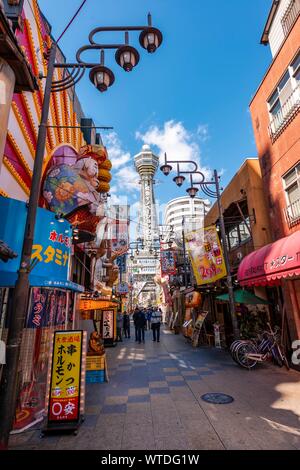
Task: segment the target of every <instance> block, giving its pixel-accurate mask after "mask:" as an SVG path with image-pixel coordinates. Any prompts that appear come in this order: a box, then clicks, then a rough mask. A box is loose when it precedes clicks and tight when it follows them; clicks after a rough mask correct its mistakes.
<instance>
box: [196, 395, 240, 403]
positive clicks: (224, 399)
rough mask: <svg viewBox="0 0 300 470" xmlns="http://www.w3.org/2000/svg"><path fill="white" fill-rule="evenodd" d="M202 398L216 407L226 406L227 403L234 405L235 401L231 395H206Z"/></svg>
mask: <svg viewBox="0 0 300 470" xmlns="http://www.w3.org/2000/svg"><path fill="white" fill-rule="evenodd" d="M201 398H202V400H204V401H207V402H208V403H214V404H215V405H226V404H227V403H232V402H233V400H234V399H233V398H232V397H231V396H230V395H225V393H206V394H205V395H202V397H201Z"/></svg>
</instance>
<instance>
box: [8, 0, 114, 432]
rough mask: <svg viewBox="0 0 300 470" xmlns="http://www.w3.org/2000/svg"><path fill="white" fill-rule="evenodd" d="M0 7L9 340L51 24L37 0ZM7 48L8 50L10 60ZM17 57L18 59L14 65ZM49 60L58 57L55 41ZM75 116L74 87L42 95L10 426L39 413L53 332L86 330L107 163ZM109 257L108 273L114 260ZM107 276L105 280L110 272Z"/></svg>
mask: <svg viewBox="0 0 300 470" xmlns="http://www.w3.org/2000/svg"><path fill="white" fill-rule="evenodd" d="M4 6H5V10H2V9H1V8H0V28H1V29H2V32H3V31H4V32H5V34H4V36H5V39H6V41H7V47H10V48H11V49H10V51H9V50H8V51H6V49H5V47H4V44H3V41H2V34H1V41H0V98H1V100H2V101H5V103H4V104H5V106H4V107H3V110H4V113H3V114H2V104H3V103H2V102H1V114H0V120H1V122H0V124H1V126H0V150H1V151H2V148H3V162H2V166H1V169H0V212H1V221H2V223H1V227H0V229H1V230H0V231H1V237H0V238H1V240H4V241H5V242H7V244H8V245H9V246H10V247H11V248H12V250H13V251H14V253H15V254H16V256H15V257H13V259H9V260H7V262H6V263H3V262H1V264H0V339H1V341H4V342H5V343H6V342H9V341H10V340H9V337H10V336H9V335H10V330H9V324H10V318H11V315H14V313H15V312H13V307H12V298H13V292H14V287H15V282H16V279H17V272H18V270H19V267H20V258H21V251H22V242H23V237H24V227H25V220H26V214H27V205H26V203H27V201H28V198H29V194H30V188H31V181H32V173H33V166H34V158H35V152H36V146H37V137H38V130H39V123H40V120H41V112H42V105H43V98H44V86H45V80H44V79H40V78H39V76H40V72H42V74H43V76H46V75H47V65H48V64H47V57H48V51H49V47H50V46H51V43H52V40H53V38H52V36H51V25H50V24H49V23H48V21H47V20H46V19H45V17H44V15H43V14H42V12H41V11H40V8H39V5H38V2H37V1H36V0H27V1H26V2H24V1H23V0H20V1H10V0H7V1H4ZM3 11H5V12H6V14H7V18H8V19H9V20H10V22H9V23H8V22H7V20H6V19H5V18H4V16H3ZM5 21H6V22H5ZM3 28H6V29H3ZM9 54H10V55H9ZM13 54H15V57H13V58H11V55H13ZM17 59H18V60H19V61H20V62H21V64H17V63H16V61H17ZM56 60H57V62H58V63H61V62H64V61H65V58H64V55H63V53H62V51H61V50H59V49H58V50H57V57H56ZM10 61H11V65H10ZM12 64H13V65H14V66H13V65H12ZM1 74H2V75H1ZM62 74H63V72H61V70H60V69H58V68H56V70H55V74H54V78H53V80H61V79H62V77H63V75H62ZM36 83H38V88H37V87H36ZM6 85H7V93H6V94H4V93H2V92H3V88H4V87H6ZM36 88H37V89H36ZM10 101H11V103H10ZM84 119H85V116H84V113H83V111H82V108H81V105H80V103H79V100H78V98H77V96H76V93H75V90H74V88H69V89H68V90H64V91H61V92H55V93H52V94H51V101H50V110H49V119H48V124H49V127H48V128H47V139H46V145H45V154H44V162H43V173H42V181H41V193H40V200H39V206H40V207H39V208H38V211H37V219H36V227H35V236H34V240H33V249H32V265H31V268H32V269H31V270H30V274H29V282H30V292H29V296H28V297H29V300H28V304H27V305H26V309H27V317H26V320H25V325H24V330H23V334H22V344H21V355H20V374H19V391H18V404H17V410H16V415H15V422H14V429H15V431H20V430H22V429H24V428H25V429H27V428H28V427H30V426H32V425H33V424H35V423H36V422H37V421H41V420H42V419H43V417H44V416H45V400H46V393H47V390H46V386H47V368H48V363H49V361H50V350H51V347H50V346H51V337H52V333H53V331H55V330H66V329H76V328H80V329H87V328H86V327H82V323H81V320H82V318H81V315H80V312H79V299H80V296H81V295H82V293H83V292H84V291H88V292H91V287H92V284H93V282H92V277H93V274H94V273H93V272H92V269H91V267H92V266H91V265H92V263H91V256H92V255H91V251H90V250H88V249H87V248H88V247H89V243H90V242H91V240H93V239H94V238H95V236H96V235H97V237H96V243H95V244H94V246H93V247H92V248H93V249H92V252H94V256H95V257H96V258H100V257H101V256H105V255H106V254H107V248H108V247H107V244H106V241H105V242H104V245H103V243H102V241H103V240H102V239H103V238H104V233H105V232H106V231H107V225H108V222H107V217H106V214H105V204H104V200H105V198H103V197H102V196H105V195H106V194H107V193H108V192H109V188H110V186H109V182H110V179H111V175H110V169H111V163H110V161H109V160H108V155H107V152H106V149H105V148H104V147H103V145H101V142H100V141H99V139H98V143H99V144H100V145H96V143H97V136H92V135H88V134H87V133H86V134H84V132H82V129H81V126H82V125H85V126H86V125H87V124H89V121H86V120H84ZM90 123H91V125H92V122H91V121H90ZM68 126H70V127H68ZM90 134H92V133H90ZM3 144H4V145H3ZM0 157H2V154H1V155H0ZM108 261H110V260H108ZM108 264H109V267H108V268H107V271H108V272H112V270H113V263H111V262H110V263H108ZM116 269H117V267H116ZM90 272H91V276H90ZM107 277H108V282H109V281H110V276H109V275H108V276H107ZM110 290H111V289H110ZM99 291H100V289H99ZM100 292H101V291H100ZM92 294H93V292H92ZM100 308H101V307H100V306H99V309H100ZM90 320H91V325H92V328H93V322H92V318H90ZM4 367H6V366H4ZM3 370H5V369H4V368H3V369H1V371H0V373H2V371H3ZM5 373H6V370H5ZM5 373H4V375H5ZM4 375H3V376H4ZM3 376H2V377H3ZM0 379H1V377H0ZM2 383H3V382H2ZM2 383H1V390H2Z"/></svg>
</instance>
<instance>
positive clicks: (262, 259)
mask: <svg viewBox="0 0 300 470" xmlns="http://www.w3.org/2000/svg"><path fill="white" fill-rule="evenodd" d="M295 276H300V231H298V232H295V233H293V234H292V235H289V236H288V237H285V238H281V239H280V240H277V241H276V242H274V243H270V244H269V245H266V246H264V247H263V248H260V249H259V250H256V251H253V253H250V255H248V256H246V257H245V258H244V259H243V261H242V262H241V264H240V266H239V270H238V281H239V283H240V284H241V285H242V286H266V285H275V284H279V283H280V279H282V278H284V279H286V278H290V277H295Z"/></svg>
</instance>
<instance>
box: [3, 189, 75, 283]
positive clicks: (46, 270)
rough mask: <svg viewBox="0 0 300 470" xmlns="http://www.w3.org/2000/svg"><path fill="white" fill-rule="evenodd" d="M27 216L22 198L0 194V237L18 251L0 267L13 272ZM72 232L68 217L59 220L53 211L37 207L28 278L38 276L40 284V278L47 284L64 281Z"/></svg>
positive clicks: (20, 250)
mask: <svg viewBox="0 0 300 470" xmlns="http://www.w3.org/2000/svg"><path fill="white" fill-rule="evenodd" d="M26 216H27V207H26V204H25V202H22V201H16V200H14V199H8V198H4V197H0V217H1V220H2V222H3V223H1V225H0V239H1V240H5V243H7V244H8V245H9V246H10V248H11V249H12V250H13V251H15V252H16V253H17V254H18V257H17V258H14V259H12V260H9V261H8V262H7V263H5V265H4V263H3V265H2V267H1V271H4V272H6V273H8V272H10V273H13V272H15V273H16V272H17V271H18V269H19V267H20V259H21V253H22V243H23V238H24V229H25V222H26ZM71 232H72V231H71V227H70V224H69V223H68V222H67V221H65V222H59V221H58V220H57V219H56V218H55V215H54V214H53V212H50V211H48V210H45V209H41V208H38V210H37V216H36V225H35V231H34V240H33V247H32V257H31V258H32V262H34V268H33V269H32V272H31V274H30V279H31V278H32V277H38V278H40V284H39V285H43V282H42V279H41V278H43V279H45V280H47V285H48V284H49V285H50V281H52V280H53V281H56V282H59V281H67V279H68V268H69V259H70V248H71V235H72V233H71ZM35 263H36V264H35Z"/></svg>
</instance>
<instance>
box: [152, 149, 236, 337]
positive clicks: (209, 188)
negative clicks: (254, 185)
mask: <svg viewBox="0 0 300 470" xmlns="http://www.w3.org/2000/svg"><path fill="white" fill-rule="evenodd" d="M170 163H175V164H177V176H176V177H175V178H174V179H173V180H174V181H175V183H176V184H177V186H181V185H182V183H183V181H184V180H182V179H180V177H182V178H184V177H183V175H184V174H188V175H189V176H190V184H191V185H190V187H189V188H188V189H187V190H186V191H187V193H188V194H189V196H190V197H191V198H194V197H195V196H196V195H197V193H198V191H199V189H198V188H197V187H196V185H197V186H198V185H199V187H200V189H201V191H202V192H203V193H204V194H205V195H206V196H208V197H210V198H215V199H217V203H218V209H219V218H220V229H221V237H222V245H223V252H224V260H225V266H226V271H227V287H228V297H229V307H230V315H231V321H232V326H233V334H234V337H235V338H238V337H239V328H238V323H237V318H236V315H235V303H234V293H233V284H232V278H231V273H230V262H229V254H228V246H227V240H226V232H225V223H224V216H223V209H222V205H221V194H220V184H219V179H220V177H219V176H218V173H217V170H214V177H213V178H212V181H206V180H205V176H204V174H203V173H202V172H201V171H199V170H198V165H197V163H196V162H194V161H192V160H190V161H184V160H176V161H173V160H168V159H167V154H166V153H165V162H164V164H163V165H162V166H161V167H160V169H161V171H162V172H163V173H164V175H166V176H168V175H169V174H170V172H171V171H172V166H171V165H170ZM180 164H182V165H185V168H186V165H189V166H190V165H193V168H192V169H191V170H184V171H182V170H180ZM194 175H197V176H198V177H199V180H197V181H194V179H193V176H194Z"/></svg>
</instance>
